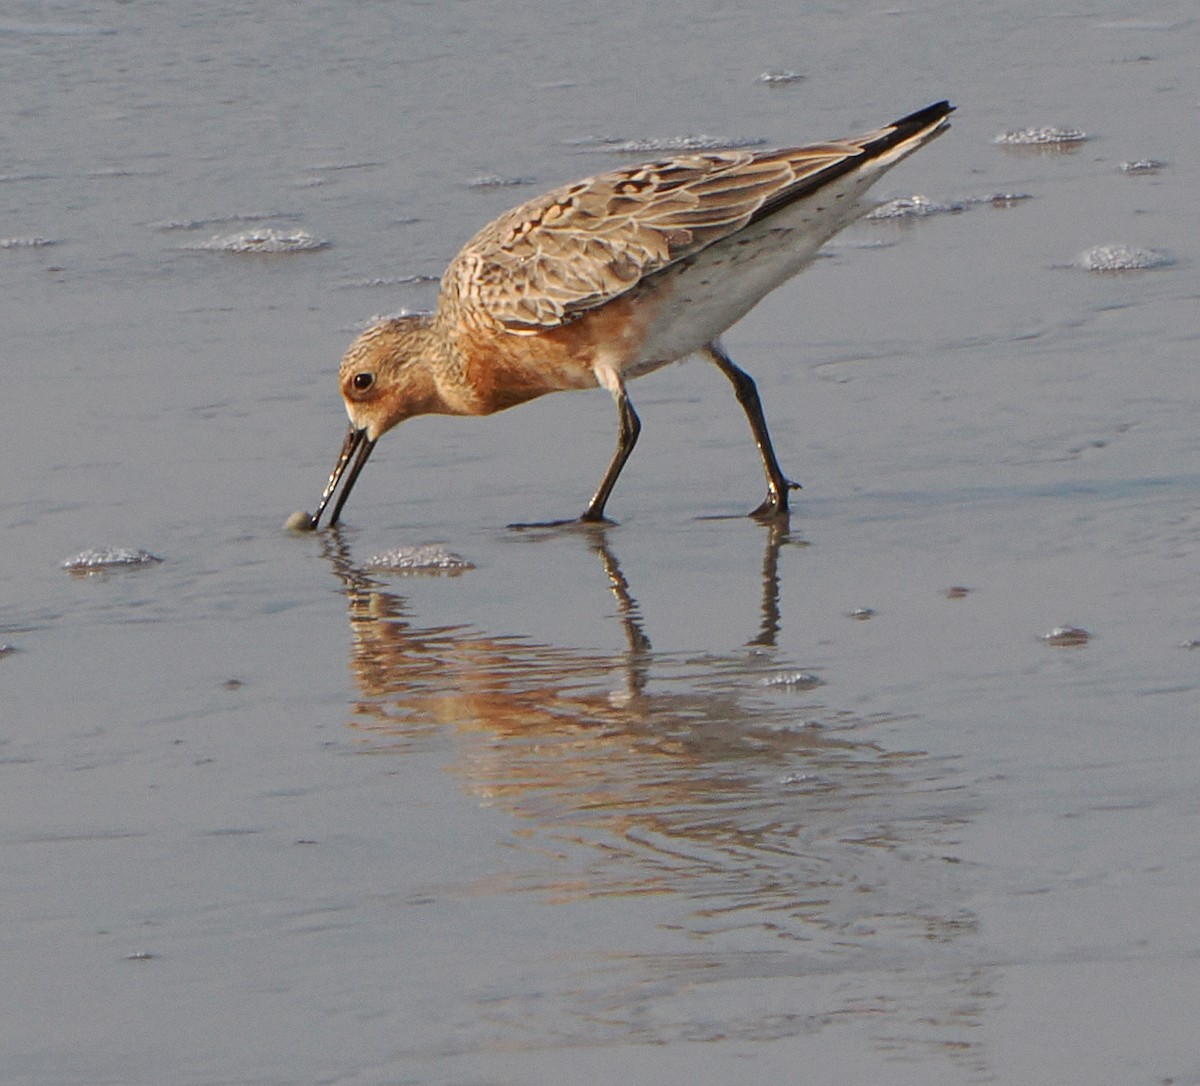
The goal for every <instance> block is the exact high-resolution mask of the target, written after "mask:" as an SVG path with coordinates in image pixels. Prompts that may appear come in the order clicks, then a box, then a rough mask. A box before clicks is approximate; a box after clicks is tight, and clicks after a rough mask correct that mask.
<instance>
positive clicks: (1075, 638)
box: [1042, 626, 1092, 649]
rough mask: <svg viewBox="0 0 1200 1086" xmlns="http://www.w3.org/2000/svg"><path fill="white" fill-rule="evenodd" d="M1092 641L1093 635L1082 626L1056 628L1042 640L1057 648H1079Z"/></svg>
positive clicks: (1044, 635)
mask: <svg viewBox="0 0 1200 1086" xmlns="http://www.w3.org/2000/svg"><path fill="white" fill-rule="evenodd" d="M1091 639H1092V635H1091V634H1090V633H1088V632H1087V630H1085V629H1083V627H1081V626H1055V627H1054V629H1053V630H1051V631H1050V632H1049V633H1046V634H1042V640H1043V641H1045V642H1046V644H1047V645H1053V646H1054V647H1055V648H1068V649H1070V648H1078V647H1079V646H1081V645H1086V644H1087V643H1088V642H1089V641H1090V640H1091Z"/></svg>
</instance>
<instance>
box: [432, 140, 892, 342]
mask: <svg viewBox="0 0 1200 1086" xmlns="http://www.w3.org/2000/svg"><path fill="white" fill-rule="evenodd" d="M872 135H875V134H872ZM870 138H871V137H863V138H861V139H855V140H844V141H839V142H837V143H823V144H816V145H812V146H809V147H799V148H792V149H789V150H783V151H765V152H760V153H750V152H745V151H739V152H730V153H720V154H718V153H710V154H702V155H680V156H678V157H676V158H671V159H664V160H661V161H658V162H650V163H646V164H644V165H640V166H631V167H626V168H623V169H619V170H614V171H612V172H611V173H606V174H600V175H598V176H596V177H591V178H587V179H585V180H584V181H578V182H575V183H573V184H570V185H565V186H563V187H562V188H558V189H555V190H553V191H552V192H549V193H546V194H545V195H543V196H539V197H537V198H536V199H534V200H530V201H529V202H528V203H525V204H522V205H521V206H520V207H517V208H514V209H513V210H512V211H509V212H508V213H506V214H505V215H502V216H501V217H500V218H499V219H497V220H495V221H494V222H492V223H490V224H488V225H487V226H485V227H484V228H483V229H482V230H481V231H480V232H479V233H478V234H476V235H475V237H474V238H472V239H471V240H470V241H469V242H467V244H466V245H465V246H464V247H463V249H462V251H461V252H460V253H459V255H458V256H457V257H456V258H455V260H454V261H453V263H452V264H451V265H450V267H449V268H448V269H447V270H446V274H445V276H444V277H443V279H442V297H441V301H440V303H439V304H440V307H441V308H443V309H445V310H450V311H451V312H452V313H453V315H454V317H455V318H456V319H458V320H462V321H464V322H465V323H467V324H473V325H485V326H486V325H489V324H492V325H499V326H501V327H503V328H504V329H505V330H507V331H509V332H514V333H518V334H519V333H526V334H533V333H537V332H544V331H546V330H548V329H551V328H555V327H558V326H560V325H563V324H567V323H569V322H571V321H573V320H575V319H576V318H578V317H579V316H581V315H582V314H583V313H586V312H588V311H589V310H592V309H595V308H597V307H599V306H602V305H605V304H606V303H608V302H610V301H612V300H613V299H614V298H617V297H619V296H620V295H621V294H624V293H625V292H626V291H627V290H629V289H630V288H632V287H633V286H634V285H636V284H637V283H638V282H639V281H640V280H642V279H644V278H645V277H646V276H648V275H651V274H653V273H654V272H657V271H661V270H662V269H663V268H665V267H667V266H668V265H670V264H673V263H675V262H676V261H679V260H684V259H686V258H687V257H689V256H691V255H692V254H694V253H696V252H698V251H699V250H701V249H703V248H705V247H707V246H709V245H711V244H713V243H714V242H716V241H719V240H720V239H721V238H724V237H727V236H728V235H730V234H732V233H734V232H735V231H737V230H739V229H741V228H742V227H743V226H745V225H746V224H747V223H748V222H750V221H751V219H753V218H754V217H755V215H756V214H758V213H760V212H761V211H762V210H763V209H764V208H765V207H767V206H770V205H772V204H775V203H777V202H778V201H779V200H781V199H785V198H786V194H787V192H788V190H789V189H792V188H794V187H795V186H797V185H800V184H805V183H807V182H809V181H810V179H812V178H813V177H814V176H816V175H817V174H820V173H821V172H822V171H824V170H827V169H830V168H836V167H838V166H840V165H841V164H842V163H844V162H845V161H846V160H847V159H849V158H857V157H858V156H860V155H861V154H862V144H863V143H864V142H866V141H867V140H869V139H870Z"/></svg>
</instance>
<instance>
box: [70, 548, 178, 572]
mask: <svg viewBox="0 0 1200 1086" xmlns="http://www.w3.org/2000/svg"><path fill="white" fill-rule="evenodd" d="M161 561H162V559H161V558H159V557H157V556H156V555H153V554H151V553H150V552H149V551H143V550H138V549H135V548H133V547H93V548H91V549H89V550H86V551H80V552H79V553H78V554H77V555H75V556H74V557H73V558H68V559H67V560H66V561H64V562H63V564H62V568H63V569H65V570H68V571H69V572H71V573H80V574H88V573H104V572H107V571H108V570H113V569H124V568H127V567H138V566H148V565H154V564H155V563H156V562H161Z"/></svg>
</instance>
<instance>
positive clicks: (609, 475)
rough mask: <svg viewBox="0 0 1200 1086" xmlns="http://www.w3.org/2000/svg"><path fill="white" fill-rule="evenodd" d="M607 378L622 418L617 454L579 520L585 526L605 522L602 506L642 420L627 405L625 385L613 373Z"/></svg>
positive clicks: (631, 450)
mask: <svg viewBox="0 0 1200 1086" xmlns="http://www.w3.org/2000/svg"><path fill="white" fill-rule="evenodd" d="M608 376H609V377H610V379H611V386H610V391H611V392H612V394H613V396H614V397H615V398H616V401H617V409H618V411H619V412H620V416H621V429H620V431H619V432H618V435H617V451H616V452H615V453H613V458H612V461H611V462H610V463H609V465H608V470H607V471H606V472H605V473H604V478H603V479H601V480H600V485H599V486H598V487H597V488H596V493H595V494H594V495H593V496H592V500H591V501H590V502H588V507H587V509H585V510H584V512H583V515H582V516H581V517H580V518H579V519H580V520H582V521H585V522H587V523H596V522H602V521H604V519H605V516H604V506H605V504H606V503H607V501H608V496H609V494H611V493H612V488H613V486H614V485H615V484H616V481H617V476H618V475H620V474H621V469H622V468H623V467H624V466H625V461H626V460H628V459H629V454H630V453H631V452H633V447H634V445H636V444H637V439H638V434H639V433H641V431H642V423H641V420H640V419H639V418H638V417H637V412H636V411H634V409H633V404H632V403H630V401H629V394H628V393H627V392H626V391H625V384H624V382H623V381H621V379H620V378H619V377H617V376H616V374H614V373H611V372H610V374H609V375H608ZM602 380H603V379H602ZM603 383H604V384H606V385H609V381H603Z"/></svg>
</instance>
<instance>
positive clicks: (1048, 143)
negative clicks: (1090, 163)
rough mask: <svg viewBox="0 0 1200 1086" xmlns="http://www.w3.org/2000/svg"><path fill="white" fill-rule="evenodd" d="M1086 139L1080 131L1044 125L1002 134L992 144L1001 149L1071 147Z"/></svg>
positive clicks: (1086, 136) (1084, 134)
mask: <svg viewBox="0 0 1200 1086" xmlns="http://www.w3.org/2000/svg"><path fill="white" fill-rule="evenodd" d="M1087 139H1088V134H1087V133H1086V132H1084V131H1083V130H1082V129H1079V128H1058V127H1056V126H1054V125H1046V126H1044V127H1041V128H1019V129H1016V130H1014V131H1010V132H1002V133H1001V134H1000V135H998V136H997V137H996V138H995V139H994V140H993V141H992V142H993V143H996V144H999V145H1000V146H1001V147H1073V146H1075V145H1076V144H1080V143H1083V142H1084V141H1085V140H1087Z"/></svg>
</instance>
